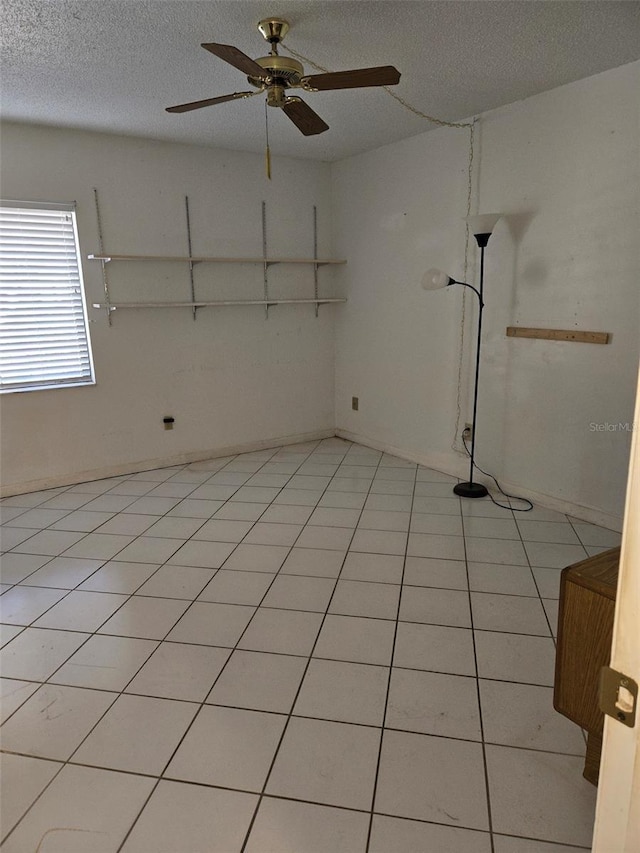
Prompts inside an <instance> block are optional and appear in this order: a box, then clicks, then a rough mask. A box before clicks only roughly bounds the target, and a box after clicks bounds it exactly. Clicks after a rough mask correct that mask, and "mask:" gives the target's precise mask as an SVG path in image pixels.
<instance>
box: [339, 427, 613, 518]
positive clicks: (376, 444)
mask: <svg viewBox="0 0 640 853" xmlns="http://www.w3.org/2000/svg"><path fill="white" fill-rule="evenodd" d="M336 435H337V436H338V437H339V438H345V439H347V440H348V441H355V442H356V443H357V444H363V445H365V446H366V447H371V448H373V449H374V450H381V451H382V452H383V453H391V454H393V455H394V456H398V457H399V458H400V459H406V460H407V461H408V462H416V463H417V464H418V465H423V466H424V467H425V468H432V469H433V470H434V471H441V472H442V473H443V474H450V475H451V476H453V477H461V478H463V479H465V480H467V479H468V476H469V464H468V462H467V460H466V459H464V458H456V457H455V456H454V455H453V454H446V453H417V452H415V451H411V450H406V449H405V448H401V447H396V446H395V445H393V444H386V443H384V442H380V441H376V440H375V439H373V438H370V437H369V436H367V435H360V434H359V433H355V432H351V431H350V430H346V429H336ZM483 481H484V482H485V484H486V485H487V486H492V485H493V483H491V481H490V480H486V479H485V478H482V477H481V478H480V479H479V482H483ZM500 485H501V486H502V488H503V489H504V490H505V491H506V492H509V493H510V494H515V495H518V497H523V498H527V499H528V500H530V501H531V502H532V503H534V504H536V505H538V506H543V507H545V508H546V509H551V510H554V511H555V512H561V513H564V514H565V515H570V516H572V517H573V518H578V519H580V520H581V521H587V522H589V524H597V525H598V526H599V527H606V528H607V529H608V530H615V531H617V532H618V533H620V532H621V531H622V524H623V519H622V518H620V517H619V516H615V515H610V514H609V513H606V512H603V511H602V510H600V509H597V508H596V507H587V506H582V505H581V504H576V503H571V502H570V501H565V500H561V499H560V498H556V497H553V495H547V494H544V493H543V492H535V491H533V490H532V489H527V488H526V487H524V486H521V485H520V484H518V483H510V482H506V481H501V483H500Z"/></svg>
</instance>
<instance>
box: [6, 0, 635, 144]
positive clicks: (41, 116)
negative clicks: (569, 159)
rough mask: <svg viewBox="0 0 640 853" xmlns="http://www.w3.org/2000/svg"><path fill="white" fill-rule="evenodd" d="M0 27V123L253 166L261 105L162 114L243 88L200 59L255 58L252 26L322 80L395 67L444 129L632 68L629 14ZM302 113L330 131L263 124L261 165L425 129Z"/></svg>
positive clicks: (19, 20) (338, 2) (30, 18)
mask: <svg viewBox="0 0 640 853" xmlns="http://www.w3.org/2000/svg"><path fill="white" fill-rule="evenodd" d="M0 14H1V19H2V20H1V23H2V27H1V32H2V35H1V42H0V47H1V49H2V60H1V61H2V68H1V72H2V77H1V79H2V102H1V113H0V115H1V116H2V118H4V119H7V120H15V121H26V122H32V123H39V124H47V125H55V126H61V127H73V128H85V129H89V130H96V131H107V132H111V133H123V134H129V135H134V136H143V137H151V138H154V139H164V140H174V141H178V142H187V143H197V144H204V145H212V146H216V147H220V148H231V149H236V150H242V151H256V152H258V151H262V150H263V149H264V124H265V118H264V115H265V108H264V103H263V97H261V96H258V97H255V98H251V99H248V100H239V101H232V102H229V103H225V104H222V105H217V106H213V107H208V108H206V109H203V110H199V111H196V112H190V113H184V114H177V115H172V114H169V113H166V112H165V111H164V108H165V107H167V106H171V105H173V104H177V103H183V102H186V101H194V100H199V99H202V98H210V97H215V96H217V95H224V94H228V93H231V92H235V91H239V90H246V89H247V88H249V87H248V86H247V81H246V78H245V77H244V76H243V75H242V74H241V72H239V71H237V70H236V69H234V68H232V67H231V66H229V65H227V64H226V63H225V62H223V61H222V60H220V59H218V58H217V57H215V56H213V55H212V54H210V53H208V52H207V51H205V50H203V49H202V48H201V47H200V43H201V42H208V41H216V42H222V43H225V44H233V45H236V46H237V47H239V48H240V50H242V51H243V52H244V53H247V54H248V55H249V56H251V57H254V58H255V57H258V56H263V55H265V54H266V53H268V45H267V44H266V43H265V42H264V41H263V39H262V36H261V35H260V34H259V33H258V31H257V30H256V29H255V26H256V24H257V22H258V21H259V20H260V19H261V18H264V17H269V16H282V17H285V18H286V19H288V20H289V22H290V23H291V31H290V33H289V35H288V37H287V38H286V39H285V45H287V44H288V45H290V47H291V48H292V49H293V50H295V51H297V52H299V53H301V54H303V55H304V56H306V57H308V58H309V59H311V60H313V61H314V62H316V63H318V64H319V65H321V66H324V67H325V68H328V69H330V70H332V71H338V70H343V69H348V68H362V67H368V66H372V65H386V64H391V65H395V66H396V67H397V68H398V69H399V70H400V71H401V72H402V78H401V80H400V83H399V84H398V85H397V86H395V87H394V91H395V92H397V94H398V95H400V96H401V97H402V98H403V99H404V100H405V101H407V102H408V103H410V104H412V105H413V106H415V107H416V108H418V109H419V110H420V111H422V112H425V113H428V114H430V115H435V116H438V117H440V118H444V119H446V120H449V121H455V120H460V119H464V118H466V117H469V116H471V115H474V114H476V113H479V112H482V111H485V110H488V109H492V108H494V107H498V106H501V105H504V104H508V103H513V102H514V101H517V100H520V99H522V98H526V97H528V96H530V95H534V94H536V93H538V92H542V91H545V90H548V89H552V88H554V87H556V86H559V85H561V84H563V83H568V82H571V81H573V80H578V79H580V78H583V77H588V76H590V75H592V74H597V73H598V72H600V71H604V70H606V69H609V68H614V67H617V66H619V65H623V64H625V63H627V62H631V61H633V60H636V59H638V58H640V3H638V2H635V1H634V0H632V2H615V0H608V2H600V0H588V2H582V0H570V2H564V0H538V2H528V0H509V2H502V1H501V0H500V2H494V0H458V1H457V2H431V0H403V2H393V0H382V2H368V0H358V2H351V1H350V0H333V2H315V0H302V1H301V2H300V0H296V2H288V0H271V1H270V2H263V1H262V0H246V1H245V0H223V2H213V1H212V2H199V0H128V2H123V0H97V2H96V1H95V0H75V2H70V0H2V8H1V13H0ZM281 53H284V54H286V49H284V48H283V49H281ZM305 70H306V72H307V73H314V69H313V68H312V67H310V66H309V65H306V66H305ZM303 98H304V99H305V100H307V102H308V103H309V104H310V105H311V106H312V107H313V109H314V110H316V111H317V112H318V113H319V114H320V115H321V116H322V118H324V119H325V121H326V122H327V123H328V124H329V125H330V130H329V131H327V132H326V133H324V134H322V135H319V136H315V137H303V136H302V135H301V134H300V133H299V131H298V130H297V129H296V128H295V126H294V125H293V124H291V122H290V121H289V120H288V119H287V118H286V116H285V115H284V114H283V113H282V112H281V111H280V110H276V109H270V110H269V138H270V144H271V149H272V152H273V153H274V154H286V155H289V156H294V157H309V158H313V159H318V160H335V159H338V158H341V157H346V156H349V155H352V154H356V153H358V152H361V151H366V150H369V149H372V148H377V147H379V146H380V145H385V144H387V143H390V142H394V141H397V140H399V139H403V138H406V137H409V136H413V135H415V134H417V133H422V132H424V131H425V130H428V129H430V128H432V127H433V125H432V124H430V123H429V122H427V121H426V120H425V119H423V118H420V117H418V116H416V115H414V114H412V113H411V112H409V111H408V110H407V109H405V108H404V107H402V106H401V105H400V104H399V103H397V101H395V100H393V99H392V98H391V97H389V95H388V94H387V93H386V92H384V91H382V90H377V89H361V90H342V91H333V92H317V93H309V94H307V93H303Z"/></svg>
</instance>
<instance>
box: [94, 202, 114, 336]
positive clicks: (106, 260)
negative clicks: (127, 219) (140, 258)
mask: <svg viewBox="0 0 640 853" xmlns="http://www.w3.org/2000/svg"><path fill="white" fill-rule="evenodd" d="M93 198H94V201H95V205H96V219H97V221H98V246H99V248H100V254H101V255H104V239H103V236H102V219H101V217H100V202H99V200H98V190H97V188H96V187H94V188H93ZM110 260H111V258H105V257H103V258H101V259H100V264H101V266H102V289H103V291H104V299H105V308H106V311H107V322H108V323H109V325H110V326H111V313H112V312H111V299H110V296H109V279H108V277H107V264H108V263H109V261H110Z"/></svg>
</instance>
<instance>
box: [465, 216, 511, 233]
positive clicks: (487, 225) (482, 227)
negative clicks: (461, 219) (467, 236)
mask: <svg viewBox="0 0 640 853" xmlns="http://www.w3.org/2000/svg"><path fill="white" fill-rule="evenodd" d="M501 216H502V214H501V213H481V214H479V215H478V216H469V217H467V222H468V223H469V230H470V231H471V233H472V234H473V235H474V236H475V235H477V234H493V229H494V228H495V227H496V222H497V221H498V219H500V217H501Z"/></svg>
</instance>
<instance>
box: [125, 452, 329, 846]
mask: <svg viewBox="0 0 640 853" xmlns="http://www.w3.org/2000/svg"><path fill="white" fill-rule="evenodd" d="M308 455H311V454H308ZM301 464H302V463H301ZM291 476H295V474H292V475H291ZM287 482H288V481H287ZM280 491H281V490H280ZM280 491H279V492H278V494H279V493H280ZM275 497H276V495H274V498H273V500H275ZM273 500H272V501H271V502H270V503H269V506H271V505H272V504H273ZM265 511H266V510H265ZM263 547H266V546H263ZM234 551H235V549H234ZM234 551H232V552H231V554H233V553H234ZM290 552H291V547H289V551H288V553H287V556H288V554H289V553H290ZM231 554H230V555H229V557H230V556H231ZM229 557H227V560H228V559H229ZM284 560H286V556H285V558H284V559H283V561H282V563H281V564H280V568H282V565H283V564H284ZM225 562H226V561H225ZM223 565H224V563H223ZM279 571H280V569H278V572H276V573H275V574H274V575H273V578H272V580H271V583H270V584H269V586H268V587H267V589H266V590H265V592H264V595H263V596H262V599H261V600H260V603H259V604H258V606H257V607H255V609H254V612H253V614H252V615H251V618H250V619H249V621H248V622H247V624H246V625H245V627H244V629H243V630H242V632H241V633H240V635H239V637H238V639H237V640H236V642H235V644H234V646H233V648H232V650H231V653H230V654H229V656H228V657H227V660H226V661H225V663H224V664H223V666H222V667H221V668H220V672H219V673H218V675H217V676H216V678H215V680H214V682H213V684H212V685H211V687H210V689H209V690H208V692H207V694H206V696H205V699H204V700H203V701H202V702H200V703H199V705H200V707H199V708H198V710H197V711H196V712H195V714H194V716H193V718H192V720H191V722H190V723H189V725H188V726H187V728H186V730H185V731H184V733H183V735H182V737H181V738H180V740H179V742H178V744H177V745H176V747H175V748H174V750H173V751H172V753H171V755H170V756H169V758H168V760H167V762H166V763H165V765H164V769H163V771H162V773H161V774H160V777H159V779H158V782H157V783H156V785H154V787H153V788H152V790H151V792H150V793H149V796H148V797H147V799H146V800H145V802H144V803H143V805H142V808H141V809H140V811H139V812H138V814H137V815H136V817H135V819H134V820H133V822H132V824H131V826H130V827H129V830H128V832H127V833H126V835H125V837H124V839H123V841H122V844H121V845H120V847H119V848H118V853H119V851H120V850H121V849H122V847H123V846H124V844H125V843H126V841H127V839H128V837H129V835H130V834H131V832H132V831H133V828H134V826H135V825H136V823H137V821H138V819H139V818H140V815H141V814H142V812H143V811H144V809H145V808H146V805H147V803H148V802H149V800H150V799H151V797H152V796H153V793H154V792H155V790H156V788H157V786H158V784H159V783H160V780H161V779H162V778H164V774H165V772H166V770H167V768H168V767H169V765H170V764H171V761H172V760H173V758H174V756H175V755H176V754H177V752H178V750H179V749H180V747H181V746H182V744H183V743H184V741H185V739H186V737H187V735H188V734H189V732H190V731H191V728H192V727H193V725H194V723H195V721H196V719H197V718H198V717H199V715H200V713H201V712H202V709H203V708H204V707H205V705H206V704H207V703H206V699H207V698H208V696H209V695H210V694H211V691H212V690H213V689H214V687H215V685H216V684H217V682H218V680H219V679H220V677H221V676H222V674H223V672H224V671H225V669H226V667H227V665H228V663H229V661H230V660H231V657H232V656H233V653H234V652H235V651H236V650H237V649H238V644H239V643H240V642H241V640H242V637H243V636H244V635H245V633H246V632H247V630H248V629H249V625H250V624H251V623H252V621H253V619H254V618H255V615H256V613H257V612H258V610H259V608H260V604H261V603H262V601H264V599H265V597H266V596H267V595H268V594H269V590H270V589H271V587H272V586H273V584H274V583H275V580H276V578H277V577H279ZM265 574H268V573H265ZM189 609H190V608H187V610H186V611H185V613H186V612H187V611H188V610H189ZM183 616H184V614H183ZM181 618H182V617H181ZM316 639H317V637H316ZM307 666H308V664H307ZM305 672H306V669H305ZM303 678H304V674H303ZM129 683H131V682H129ZM301 683H302V682H301ZM125 690H126V687H125ZM210 707H211V706H210ZM285 729H286V724H285ZM285 729H283V732H282V735H281V738H280V741H279V743H278V747H277V748H276V754H277V752H278V749H279V745H280V743H281V741H282V737H283V736H284V731H285ZM274 760H275V756H274ZM265 784H266V782H265ZM259 804H260V799H258V804H257V805H256V810H257V808H258V806H259ZM253 819H255V812H254V816H253ZM253 819H252V822H251V823H252V824H253Z"/></svg>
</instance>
